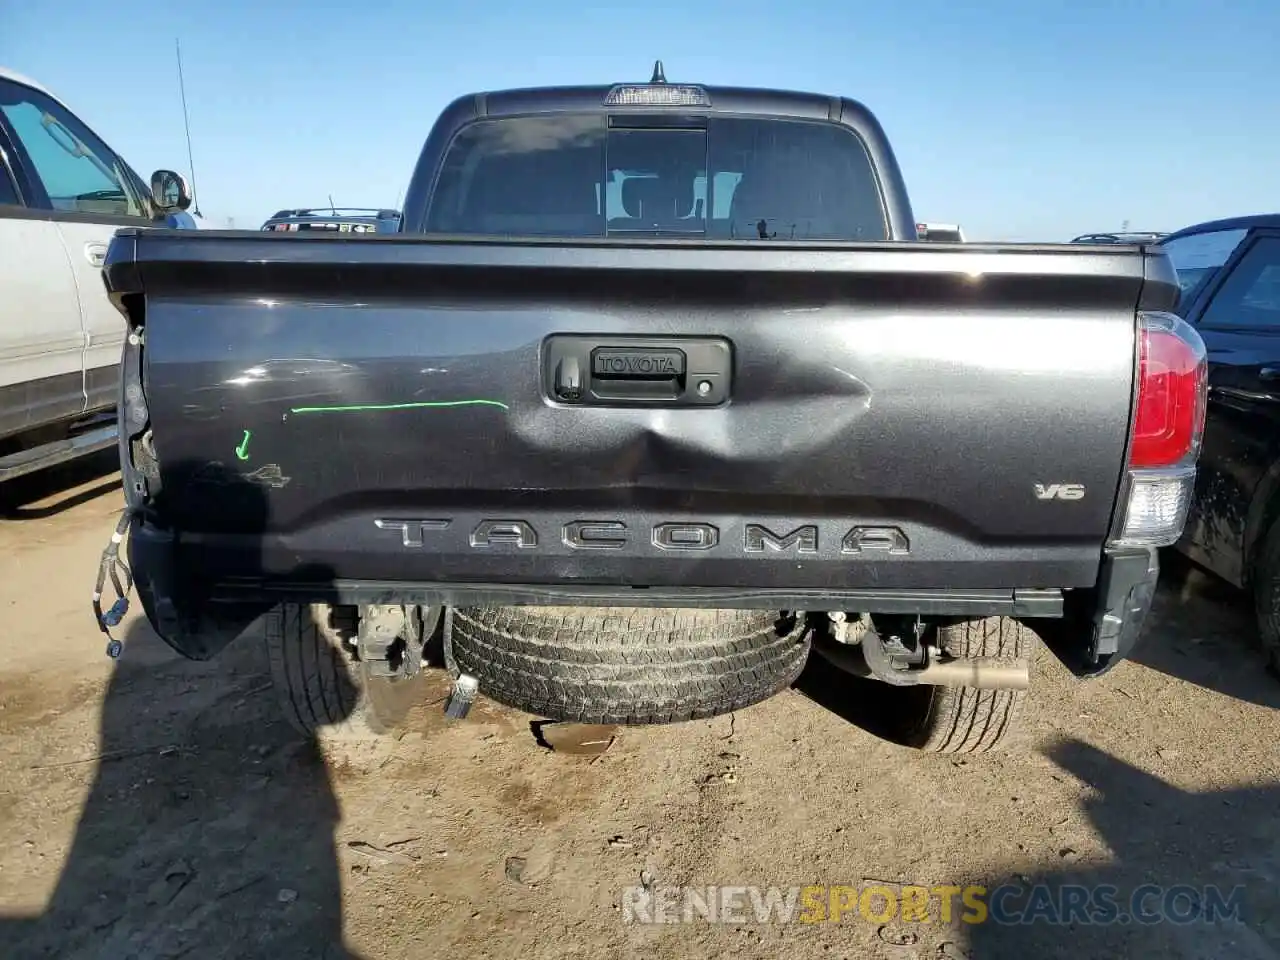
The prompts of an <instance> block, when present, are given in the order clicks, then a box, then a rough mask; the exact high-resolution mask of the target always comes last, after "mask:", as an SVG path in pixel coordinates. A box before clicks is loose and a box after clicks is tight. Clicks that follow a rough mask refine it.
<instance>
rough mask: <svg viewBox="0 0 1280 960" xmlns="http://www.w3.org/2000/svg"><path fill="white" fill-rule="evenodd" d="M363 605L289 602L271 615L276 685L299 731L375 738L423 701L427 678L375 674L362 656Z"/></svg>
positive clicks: (288, 717) (271, 658) (268, 639)
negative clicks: (358, 652) (358, 649)
mask: <svg viewBox="0 0 1280 960" xmlns="http://www.w3.org/2000/svg"><path fill="white" fill-rule="evenodd" d="M359 623H360V617H359V611H358V609H357V608H356V607H349V606H330V605H329V604H327V603H313V604H297V603H284V604H281V605H280V606H278V607H276V608H275V609H273V610H272V611H270V612H269V613H268V614H267V615H266V618H265V630H264V636H265V639H266V645H267V656H268V659H269V661H270V664H271V681H272V685H273V686H274V688H275V692H276V696H277V698H278V700H279V704H280V708H281V710H282V712H283V713H284V717H285V719H286V720H288V721H289V724H290V725H291V726H292V727H293V728H294V729H295V730H297V731H298V732H299V733H301V734H303V735H305V736H308V737H314V736H315V735H316V734H318V733H319V732H320V731H321V730H324V732H325V734H326V735H327V736H337V737H342V738H365V737H376V736H380V735H382V734H385V733H389V732H391V731H392V730H394V729H396V728H397V727H399V726H400V725H401V724H402V723H403V721H404V718H405V715H406V714H407V713H408V712H409V710H410V709H411V708H412V707H413V706H414V705H415V704H416V703H418V702H420V701H421V699H422V696H423V691H424V689H425V688H424V683H423V679H424V675H423V673H422V672H421V671H419V672H418V673H417V674H416V675H414V676H412V677H407V678H406V677H396V678H387V677H374V676H370V675H369V671H368V668H367V665H366V664H363V663H361V662H360V661H359V659H358V658H357V656H356V631H357V630H358V629H359Z"/></svg>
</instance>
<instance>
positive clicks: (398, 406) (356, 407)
mask: <svg viewBox="0 0 1280 960" xmlns="http://www.w3.org/2000/svg"><path fill="white" fill-rule="evenodd" d="M442 407H499V408H501V409H503V410H510V409H511V408H510V407H508V406H507V405H506V404H505V403H503V402H502V401H501V400H429V401H423V402H421V403H355V404H349V405H337V406H332V407H294V408H293V409H292V410H290V411H289V412H290V413H361V412H364V411H366V410H369V411H373V410H438V409H440V408H442Z"/></svg>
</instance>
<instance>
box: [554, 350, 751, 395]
mask: <svg viewBox="0 0 1280 960" xmlns="http://www.w3.org/2000/svg"><path fill="white" fill-rule="evenodd" d="M543 358H544V359H543V371H544V372H543V381H544V385H545V387H546V391H547V394H548V396H549V397H550V399H552V400H554V401H556V402H557V403H564V404H575V405H576V404H583V405H588V406H633V405H637V404H639V405H657V406H700V407H705V406H716V405H718V404H721V403H724V402H725V401H726V400H727V399H728V398H729V386H730V383H729V381H730V373H731V369H732V350H731V348H730V346H729V341H728V340H726V339H724V338H723V337H663V338H661V339H659V338H656V337H655V338H644V337H636V338H613V337H593V336H587V335H583V334H562V335H556V336H552V337H548V338H547V341H546V344H545V347H544V350H543Z"/></svg>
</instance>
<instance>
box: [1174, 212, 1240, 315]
mask: <svg viewBox="0 0 1280 960" xmlns="http://www.w3.org/2000/svg"><path fill="white" fill-rule="evenodd" d="M1248 232H1249V231H1248V230H1214V231H1212V232H1210V233H1196V234H1192V235H1191V236H1188V237H1180V238H1178V239H1176V240H1167V241H1165V242H1164V243H1162V244H1160V246H1161V248H1162V249H1164V250H1165V251H1166V252H1167V253H1168V254H1169V259H1170V260H1172V261H1173V269H1174V270H1176V271H1177V273H1178V287H1179V288H1180V290H1181V291H1182V293H1181V302H1182V303H1190V302H1191V300H1192V298H1193V297H1195V296H1196V294H1197V293H1199V291H1200V290H1201V289H1202V288H1204V287H1205V286H1206V285H1208V283H1209V281H1210V280H1211V279H1212V278H1213V275H1214V274H1215V273H1217V272H1218V268H1219V267H1221V266H1222V265H1223V264H1224V263H1226V262H1227V260H1228V259H1229V258H1230V257H1231V254H1232V253H1234V252H1235V249H1236V247H1238V246H1239V245H1240V241H1241V240H1243V239H1244V238H1245V234H1247V233H1248Z"/></svg>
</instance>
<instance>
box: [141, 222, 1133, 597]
mask: <svg viewBox="0 0 1280 960" xmlns="http://www.w3.org/2000/svg"><path fill="white" fill-rule="evenodd" d="M183 243H184V244H185V246H179V244H178V241H176V240H174V239H172V238H168V237H143V238H141V239H140V240H139V242H138V245H139V267H140V270H141V272H142V275H143V278H144V281H145V284H146V288H147V291H148V292H147V350H146V358H147V371H146V392H147V398H148V404H149V408H150V412H151V422H152V425H153V430H154V436H155V447H156V452H157V455H158V458H159V462H160V470H161V474H162V479H163V488H164V490H165V492H166V496H165V498H164V502H165V510H166V511H167V516H168V518H169V519H170V521H171V522H172V523H173V524H174V525H175V526H177V527H178V528H179V529H182V530H183V531H184V532H185V535H187V536H189V537H194V538H197V539H204V540H205V541H206V542H208V543H209V544H212V545H216V546H217V550H214V551H213V553H212V554H211V557H213V559H211V562H213V563H216V562H217V560H216V556H215V555H222V556H224V557H225V558H226V561H227V563H228V566H230V565H231V560H232V559H233V558H234V557H235V555H236V554H237V551H242V550H249V549H253V550H254V552H255V554H258V553H260V554H261V557H260V562H261V563H262V564H264V565H265V567H266V568H267V569H268V570H271V569H279V570H280V571H281V572H285V571H288V570H290V569H292V568H293V567H294V566H295V565H296V563H297V560H298V558H299V557H307V558H308V559H312V560H319V561H322V562H323V563H324V564H325V566H326V568H328V569H330V570H331V572H332V575H334V576H337V577H353V578H389V579H400V580H404V579H422V580H450V579H454V580H467V579H471V580H483V579H492V580H495V581H505V582H520V581H522V580H523V581H528V582H556V581H571V582H598V583H632V584H652V585H664V584H676V585H679V584H684V585H703V586H720V585H734V584H744V583H763V582H768V583H781V584H785V585H789V586H795V587H831V586H840V587H857V586H877V587H884V588H891V587H899V586H902V587H909V586H921V585H930V584H932V585H945V586H947V587H950V588H956V589H963V588H969V587H972V588H980V587H1011V586H1012V587H1037V586H1046V585H1054V586H1071V585H1088V584H1091V583H1093V581H1094V578H1095V576H1096V571H1097V564H1098V556H1099V546H1100V544H1101V543H1102V541H1103V539H1104V538H1105V535H1106V531H1107V529H1108V527H1109V525H1110V522H1111V514H1112V509H1113V505H1114V501H1115V495H1116V489H1117V485H1118V482H1119V477H1120V473H1121V466H1122V461H1123V454H1124V447H1125V442H1126V433H1127V422H1128V416H1129V407H1130V395H1131V389H1132V376H1133V356H1134V353H1133V350H1134V344H1133V335H1134V331H1133V315H1134V314H1133V311H1134V305H1135V303H1136V302H1137V299H1138V295H1139V290H1140V287H1141V283H1142V269H1143V267H1142V258H1141V255H1140V254H1139V253H1138V252H1137V251H1128V252H1126V251H1118V252H1108V253H1106V254H1103V253H1098V252H1093V251H1088V250H1081V249H1079V248H1076V249H1067V248H1040V249H1036V248H1025V249H1023V250H1017V251H1015V250H1012V249H1004V250H1001V249H998V248H990V247H981V246H978V245H972V246H971V247H967V248H965V249H964V250H960V249H956V250H951V249H947V250H941V249H936V248H935V249H926V248H923V247H921V248H910V249H903V248H891V247H886V246H880V247H877V246H874V245H873V246H864V247H860V248H859V247H852V246H850V245H839V244H835V245H831V244H827V245H807V246H806V245H799V244H795V245H788V246H784V247H782V248H779V247H778V246H770V247H766V246H764V245H760V244H756V245H748V244H734V243H725V244H701V245H698V246H692V245H686V244H681V243H679V242H674V241H647V242H646V241H637V242H635V243H633V244H630V245H626V246H622V245H618V244H616V243H604V244H600V243H595V244H593V243H587V242H584V243H578V244H569V243H558V244H537V243H528V244H492V243H489V244H485V243H444V242H433V241H428V240H424V239H409V238H392V239H388V240H385V241H384V240H365V241H359V242H357V243H352V242H348V243H346V244H344V243H343V242H342V241H330V240H314V241H306V242H302V243H298V242H290V243H289V244H288V245H287V246H281V245H279V244H278V243H274V244H273V241H271V240H270V238H267V239H265V240H260V241H258V242H257V243H255V242H252V241H249V240H246V239H233V238H230V237H226V238H217V237H214V236H206V235H200V236H199V237H198V238H197V240H196V241H190V240H185V241H183ZM263 243H266V244H268V245H269V246H268V247H264V246H262V244H263ZM266 249H270V250H271V253H272V260H273V262H270V263H267V264H263V262H262V260H263V251H264V250H266ZM228 290H234V291H236V292H235V294H234V295H229V294H228V293H227V291H228ZM575 336H577V337H583V338H586V342H587V343H588V344H594V345H595V346H603V347H606V348H608V347H610V345H613V346H614V347H615V348H616V350H615V352H616V353H618V355H619V356H620V357H622V359H623V361H624V366H625V365H626V364H627V363H630V364H631V365H632V366H634V365H635V363H636V362H638V361H637V357H640V358H644V357H648V358H649V359H652V358H654V357H656V356H659V355H660V354H661V352H662V351H663V350H669V349H674V350H677V351H680V350H684V352H685V357H686V359H687V358H688V355H689V352H688V350H687V349H685V348H686V347H687V346H688V342H689V341H688V340H683V341H682V340H681V339H680V338H704V340H705V341H706V342H712V341H714V342H723V344H724V345H725V351H726V352H727V355H728V358H729V362H728V365H727V367H725V368H723V370H722V371H721V372H722V373H724V379H723V381H721V382H720V383H718V384H717V386H716V388H715V389H716V390H717V391H719V393H718V394H716V395H715V396H712V397H710V400H707V398H706V397H703V398H702V400H703V401H705V402H698V398H697V388H698V383H699V381H700V376H699V375H700V374H702V373H709V372H715V371H714V370H712V369H711V368H708V369H706V370H698V369H696V364H693V365H689V364H686V365H685V367H684V372H683V374H682V375H683V376H684V377H685V381H686V382H685V383H684V385H683V386H680V385H679V384H678V383H677V385H676V386H674V387H671V386H663V385H662V384H661V383H660V382H658V385H657V386H655V385H654V382H650V383H647V384H644V383H641V385H640V386H638V387H637V386H635V385H634V384H633V385H630V386H623V387H618V386H617V384H616V383H615V384H612V385H609V384H606V385H605V386H604V387H602V388H601V390H603V393H604V396H603V398H600V397H595V399H589V398H588V400H586V401H584V400H583V398H581V397H579V398H577V399H575V398H573V397H566V396H563V395H560V394H559V393H558V389H559V388H558V386H557V383H558V381H557V376H556V373H555V371H554V370H553V369H551V368H549V367H548V354H547V351H548V344H549V343H550V344H553V345H554V344H555V343H557V342H559V341H558V340H556V339H551V338H565V337H575ZM637 344H638V346H637ZM682 344H683V345H684V346H682ZM637 351H638V352H637ZM646 351H648V352H647V353H646ZM654 351H657V352H656V353H655V352H654ZM628 357H629V358H630V359H627V358H628ZM589 359H590V356H589V354H583V355H582V366H583V367H584V369H580V370H579V375H580V377H587V378H588V379H590V376H592V375H593V374H592V370H591V368H590V364H589V362H588V361H589ZM668 359H670V358H668ZM659 366H662V364H660V365H659ZM716 369H720V368H716ZM657 372H658V373H665V374H670V372H671V370H670V369H669V368H667V367H663V369H662V370H660V371H657ZM660 380H661V378H660V377H659V378H658V381H660ZM636 382H639V381H636ZM655 382H656V381H655ZM579 384H580V389H582V388H585V386H586V384H587V380H580V381H579ZM593 389H594V388H593ZM637 389H638V390H640V391H641V392H642V393H644V392H645V391H652V390H658V391H668V393H669V392H670V391H671V390H678V391H684V392H685V393H687V394H688V396H689V397H691V398H693V399H692V401H691V402H690V403H687V404H683V405H682V404H681V403H677V402H674V401H673V399H672V397H671V396H669V395H668V393H662V394H661V395H660V396H652V395H648V394H646V395H645V396H641V397H637V396H635V395H633V394H632V393H629V392H630V391H634V390H637ZM617 390H622V392H623V394H626V395H624V396H619V395H617ZM610 391H614V393H613V394H610ZM681 395H682V396H683V395H684V394H681ZM228 475H233V476H235V477H237V478H239V480H240V481H244V482H247V483H248V484H251V485H253V486H254V487H255V488H257V489H258V490H259V491H260V497H255V498H254V499H253V502H254V503H255V504H256V503H265V505H266V507H265V511H264V510H262V509H260V508H255V509H247V508H246V507H245V503H246V500H245V498H244V497H243V496H242V495H240V494H238V493H237V488H238V484H230V483H228V482H227V481H226V477H227V476H228ZM1054 485H1057V486H1058V487H1063V486H1067V485H1070V486H1073V487H1074V488H1078V489H1080V490H1082V491H1083V493H1082V495H1081V496H1079V497H1076V498H1074V499H1068V498H1058V497H1049V498H1046V497H1043V496H1037V491H1038V490H1039V491H1041V492H1043V491H1044V490H1045V489H1050V488H1054ZM264 532H265V533H266V534H267V535H266V536H265V537H263V536H260V534H262V533H264ZM219 551H221V554H219Z"/></svg>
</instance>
